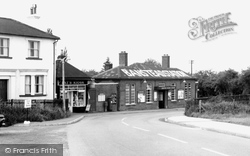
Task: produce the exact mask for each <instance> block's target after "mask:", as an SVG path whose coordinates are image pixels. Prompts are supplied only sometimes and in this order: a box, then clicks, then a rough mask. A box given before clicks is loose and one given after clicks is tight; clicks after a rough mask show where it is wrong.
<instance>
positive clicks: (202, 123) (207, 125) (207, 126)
mask: <svg viewBox="0 0 250 156" xmlns="http://www.w3.org/2000/svg"><path fill="white" fill-rule="evenodd" d="M165 121H166V122H170V123H174V124H178V125H181V126H187V127H195V128H200V129H203V130H209V131H214V132H219V133H224V134H230V135H235V136H239V137H244V138H248V139H250V126H244V125H238V124H233V123H226V122H219V121H214V120H212V119H203V118H194V117H187V116H173V117H168V118H165Z"/></svg>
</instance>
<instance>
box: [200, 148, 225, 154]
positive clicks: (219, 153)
mask: <svg viewBox="0 0 250 156" xmlns="http://www.w3.org/2000/svg"><path fill="white" fill-rule="evenodd" d="M201 149H203V150H206V151H209V152H212V153H215V154H218V155H223V156H229V155H227V154H223V153H220V152H217V151H214V150H211V149H208V148H201Z"/></svg>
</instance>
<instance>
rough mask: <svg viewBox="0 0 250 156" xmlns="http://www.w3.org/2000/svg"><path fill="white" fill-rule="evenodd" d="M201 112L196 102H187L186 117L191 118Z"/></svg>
mask: <svg viewBox="0 0 250 156" xmlns="http://www.w3.org/2000/svg"><path fill="white" fill-rule="evenodd" d="M193 112H194V113H195V112H199V107H198V105H196V104H195V101H194V100H187V101H186V106H185V113H184V114H185V115H186V116H191V114H192V113H193Z"/></svg>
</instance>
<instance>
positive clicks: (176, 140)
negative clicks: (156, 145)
mask: <svg viewBox="0 0 250 156" xmlns="http://www.w3.org/2000/svg"><path fill="white" fill-rule="evenodd" d="M158 135H160V136H163V137H165V138H168V139H172V140H175V141H178V142H181V143H184V144H187V143H188V142H186V141H182V140H179V139H176V138H173V137H170V136H167V135H164V134H160V133H159V134H158Z"/></svg>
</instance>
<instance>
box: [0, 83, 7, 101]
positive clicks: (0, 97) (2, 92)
mask: <svg viewBox="0 0 250 156" xmlns="http://www.w3.org/2000/svg"><path fill="white" fill-rule="evenodd" d="M0 101H7V80H0Z"/></svg>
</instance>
